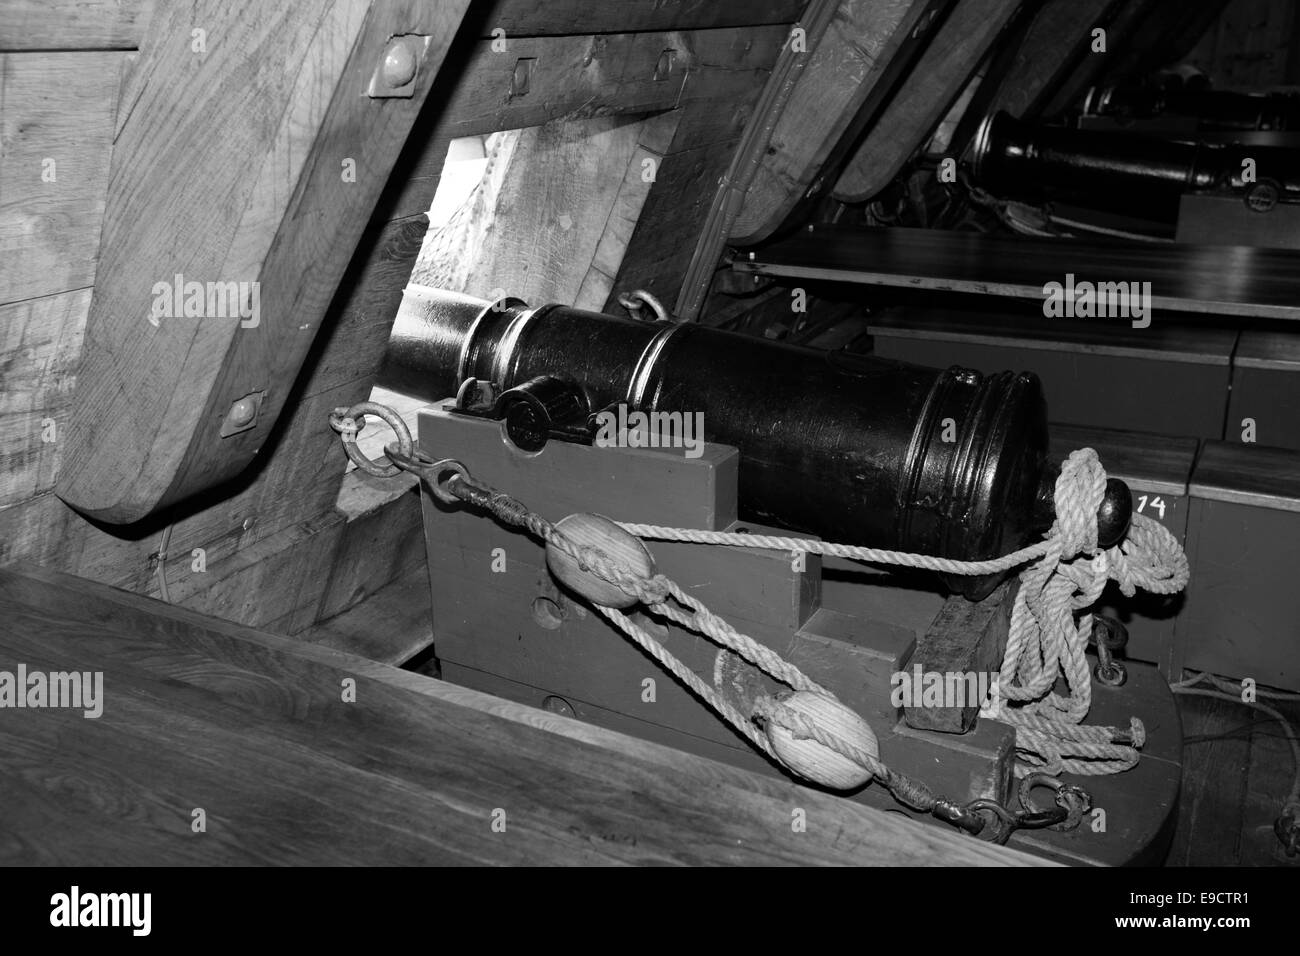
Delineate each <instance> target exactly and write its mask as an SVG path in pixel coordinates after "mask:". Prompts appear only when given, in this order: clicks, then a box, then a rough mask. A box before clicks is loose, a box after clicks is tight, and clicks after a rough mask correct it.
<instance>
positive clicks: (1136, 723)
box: [331, 407, 1188, 840]
mask: <svg viewBox="0 0 1300 956" xmlns="http://www.w3.org/2000/svg"><path fill="white" fill-rule="evenodd" d="M361 411H362V409H360V408H359V407H358V408H355V409H352V410H349V409H337V410H336V411H335V413H334V415H332V416H331V425H332V426H333V427H334V428H335V430H336V431H338V432H339V433H340V436H341V437H342V438H343V441H344V444H345V446H348V445H349V440H351V443H352V445H353V446H354V445H355V437H356V434H357V431H358V430H359V428H360V427H361V426H360V423H359V422H358V421H357V419H360V418H361V415H360V414H359V413H360V412H361ZM364 411H371V409H364ZM349 412H351V414H349ZM353 416H355V418H354V417H353ZM394 417H395V416H394ZM386 420H389V421H390V424H394V425H395V427H396V423H394V422H392V421H391V419H388V418H387V417H386ZM404 431H406V429H405V428H404V427H402V428H399V429H398V432H399V436H400V435H401V433H402V432H404ZM408 434H409V433H408ZM410 448H411V445H410V443H409V437H408V439H407V440H406V441H405V442H399V443H398V444H396V445H389V446H388V448H387V455H388V458H389V460H390V461H391V462H392V463H393V464H394V465H396V466H397V467H398V468H400V469H402V470H405V471H411V472H414V473H416V474H418V475H420V476H421V477H422V478H423V479H424V480H425V481H426V482H427V483H428V485H429V488H430V490H431V491H432V493H433V494H434V495H435V496H436V497H437V498H438V499H439V500H441V501H443V502H446V503H457V502H460V501H464V502H466V503H469V504H472V505H475V506H477V507H479V508H481V509H483V510H485V511H487V512H489V513H490V514H492V515H493V516H495V517H496V518H497V519H498V520H500V521H502V522H503V523H506V524H509V525H515V526H518V527H522V528H525V529H527V530H528V531H529V532H531V533H532V534H533V535H534V536H536V537H537V538H539V539H541V540H542V541H544V542H545V544H546V557H547V565H548V567H550V568H551V570H552V571H553V572H554V573H555V574H556V576H557V577H559V578H560V579H561V580H562V581H563V582H564V583H566V584H567V585H569V586H571V587H573V588H574V589H575V590H578V591H579V593H582V594H583V596H585V597H587V598H588V599H589V600H591V601H592V604H593V605H594V606H595V608H596V610H597V611H599V613H600V614H601V615H602V616H604V617H605V618H606V619H607V620H608V621H610V623H612V624H613V625H614V626H615V627H617V628H618V629H619V630H620V631H622V632H623V633H624V634H625V635H627V636H628V637H629V638H630V639H631V640H632V641H633V642H634V643H636V644H637V645H638V646H639V647H641V648H642V649H643V650H644V651H645V652H646V653H647V654H648V655H650V657H652V658H653V659H654V660H655V661H657V662H658V663H659V664H660V665H661V666H663V667H664V668H665V669H666V670H668V671H669V672H670V673H672V674H673V676H674V677H676V678H677V679H678V680H679V681H681V683H683V684H684V685H686V686H687V687H688V688H689V689H690V690H691V691H693V692H694V693H695V694H696V695H697V696H698V697H700V698H701V699H702V700H703V701H705V703H707V704H708V705H709V706H710V707H712V708H713V709H714V711H716V712H717V713H718V714H719V716H721V717H722V718H723V719H724V720H726V721H727V723H729V724H730V725H731V726H732V727H734V728H735V730H736V731H737V732H738V733H739V734H740V735H741V736H742V737H744V738H745V739H746V740H748V741H749V742H750V743H751V744H752V745H753V746H754V747H755V749H757V750H759V751H760V752H762V753H764V754H766V755H767V756H768V757H769V758H770V759H772V760H774V761H775V762H777V763H778V764H780V765H782V766H784V767H785V768H787V769H788V770H789V771H791V772H792V773H794V774H796V775H798V776H800V777H802V778H804V779H806V780H810V781H812V782H814V783H817V784H820V785H822V786H825V787H829V788H831V789H835V790H852V789H856V788H857V787H860V786H862V785H864V784H866V783H867V782H868V781H870V780H871V779H873V778H875V779H877V780H879V781H880V782H881V783H882V784H883V785H884V786H885V787H887V788H888V789H889V790H890V792H892V793H893V794H894V796H895V797H896V798H898V799H899V800H900V801H901V802H902V803H904V804H906V805H908V806H910V807H913V808H914V809H917V810H921V811H924V812H930V813H933V814H935V815H936V816H938V817H940V818H942V819H946V820H948V821H949V822H952V823H955V824H957V825H958V826H961V827H963V828H964V829H967V830H968V831H969V832H972V833H976V834H980V835H983V834H982V833H981V830H983V829H985V827H986V818H985V817H984V816H982V814H984V813H986V812H987V811H989V810H993V811H994V812H995V813H996V814H997V815H998V816H1000V817H1001V818H1002V820H1001V822H1002V824H1009V825H1010V827H1011V828H1014V827H1015V826H1017V825H1019V826H1027V825H1039V826H1041V825H1049V824H1048V823H1046V822H1039V823H1037V824H1033V823H1028V822H1025V821H1026V820H1028V819H1029V818H1032V817H1034V816H1036V815H1037V816H1038V817H1043V816H1044V814H1043V813H1038V814H1035V813H1034V812H1029V813H1027V814H1022V815H1021V818H1020V821H1018V822H1017V821H1011V820H1010V819H1009V815H1007V814H1006V812H1005V811H1004V810H1002V809H1001V808H999V807H990V806H979V807H976V806H975V805H976V804H989V803H990V801H974V802H972V803H971V804H967V805H966V806H965V807H961V806H957V805H956V804H954V803H952V802H951V801H947V800H944V799H942V798H940V797H936V796H935V795H934V794H933V793H932V792H931V791H930V790H929V788H928V787H927V786H926V785H925V784H924V783H922V782H919V781H916V780H913V779H911V778H909V777H906V776H905V775H903V774H901V773H899V772H897V771H894V770H891V769H890V768H889V767H887V766H886V765H885V764H884V763H883V762H882V761H881V760H880V754H879V748H878V744H877V740H876V735H875V733H874V732H873V731H872V729H871V727H870V726H869V725H868V724H867V722H866V721H865V720H863V719H862V718H861V717H859V716H858V715H857V714H856V713H854V712H853V711H852V710H851V709H850V708H848V707H847V706H845V705H844V704H843V703H842V702H841V701H840V700H839V699H838V698H837V697H836V696H835V694H833V693H832V692H831V691H829V690H828V689H826V688H824V687H822V686H821V685H820V684H818V683H817V682H815V681H813V680H812V679H811V678H809V677H808V676H807V675H805V674H804V673H803V672H802V671H801V670H800V669H799V668H798V667H796V666H794V665H793V664H791V663H790V662H788V661H786V660H785V659H784V658H782V657H781V656H780V655H779V654H777V653H776V652H774V651H772V650H771V649H770V648H768V647H766V646H764V645H763V644H760V643H759V642H757V641H755V640H754V639H752V638H750V637H749V636H747V635H745V634H742V633H740V632H738V631H737V630H736V629H735V628H733V627H732V626H731V625H730V624H728V623H727V622H726V621H725V620H723V619H722V618H720V617H718V616H717V615H716V614H714V613H713V612H712V611H710V610H709V609H708V608H707V607H706V606H705V605H704V604H703V602H701V601H699V600H698V599H697V598H695V597H693V596H692V595H691V594H689V593H688V592H686V591H685V590H684V589H682V588H681V587H680V586H679V585H678V584H677V583H676V582H674V581H672V580H671V579H669V578H668V577H666V576H664V575H662V574H659V573H656V572H655V571H654V566H653V560H652V559H651V558H650V556H649V554H648V552H646V551H645V549H644V546H643V545H642V544H641V541H640V540H639V539H641V538H647V539H655V540H670V541H686V542H695V543H700V544H717V545H729V546H733V547H745V548H764V549H775V550H783V551H792V552H796V551H803V552H807V553H811V554H822V555H833V556H837V557H845V558H852V559H856V560H860V561H868V562H872V563H878V564H891V565H899V566H903V567H911V568H924V569H928V570H932V571H942V572H947V573H951V574H973V575H984V574H990V573H997V572H1002V571H1008V570H1011V569H1012V568H1015V567H1018V566H1020V565H1022V564H1026V562H1028V566H1027V567H1025V568H1024V569H1023V570H1022V571H1021V574H1020V587H1019V590H1018V592H1017V595H1016V599H1015V603H1014V605H1013V610H1012V617H1011V625H1010V631H1009V635H1008V639H1007V646H1006V654H1005V656H1004V659H1003V663H1002V668H1001V673H1000V679H999V693H1000V694H1001V696H1002V698H1003V699H1004V700H1006V701H1009V702H1012V703H1013V704H1014V706H1005V707H1002V708H1001V713H1000V714H999V715H998V718H999V719H1001V720H1004V721H1006V722H1008V723H1010V724H1012V725H1013V726H1014V727H1015V729H1016V748H1017V751H1018V755H1019V758H1020V761H1021V764H1020V765H1019V766H1018V767H1017V773H1018V774H1019V775H1021V776H1022V777H1025V778H1026V779H1025V780H1022V785H1021V803H1022V804H1023V805H1024V806H1025V807H1026V809H1027V810H1029V809H1030V806H1029V801H1028V800H1027V799H1026V796H1025V794H1026V793H1027V791H1028V788H1029V787H1032V786H1048V787H1051V788H1052V789H1054V790H1055V791H1056V802H1057V805H1058V808H1060V812H1061V813H1065V811H1066V810H1067V809H1068V813H1069V821H1068V822H1062V818H1061V817H1059V816H1058V817H1056V818H1054V822H1055V823H1060V825H1062V826H1069V825H1077V823H1078V820H1079V819H1080V818H1081V816H1082V814H1083V812H1084V811H1085V810H1086V809H1087V806H1086V804H1087V797H1086V794H1084V793H1083V792H1082V791H1080V790H1078V788H1071V787H1063V786H1062V785H1061V783H1060V782H1059V781H1055V780H1053V779H1052V778H1053V777H1054V776H1056V775H1059V774H1061V773H1062V772H1068V773H1075V774H1106V773H1118V772H1120V771H1123V770H1127V769H1129V768H1130V767H1132V766H1134V765H1135V764H1136V763H1137V760H1138V755H1139V750H1140V749H1141V747H1142V745H1143V743H1144V741H1145V731H1144V728H1143V726H1142V722H1141V721H1140V720H1138V719H1137V718H1136V717H1134V718H1131V720H1130V725H1129V727H1128V728H1124V729H1119V728H1115V727H1104V726H1087V725H1084V724H1083V720H1084V718H1085V717H1086V716H1087V713H1088V710H1089V706H1090V703H1091V674H1090V672H1089V669H1088V666H1087V663H1086V660H1085V650H1086V648H1087V646H1088V641H1089V637H1090V636H1091V633H1092V629H1093V617H1092V615H1090V614H1084V615H1082V616H1081V617H1080V618H1079V619H1078V620H1077V621H1076V620H1075V614H1076V612H1079V611H1082V610H1083V609H1085V608H1087V607H1088V606H1090V605H1091V604H1093V603H1094V602H1095V601H1096V600H1097V598H1098V597H1100V595H1101V592H1102V590H1103V589H1104V588H1105V586H1106V583H1107V581H1109V580H1114V581H1116V582H1117V583H1118V584H1119V587H1120V590H1121V591H1122V592H1123V593H1124V594H1125V595H1126V596H1132V595H1133V594H1134V593H1135V591H1136V589H1137V588H1139V587H1141V588H1143V589H1145V590H1148V591H1152V592H1154V593H1157V594H1172V593H1175V592H1177V591H1179V590H1181V589H1182V588H1183V587H1184V586H1185V585H1186V583H1187V580H1188V564H1187V558H1186V556H1185V555H1184V554H1183V551H1182V548H1181V547H1180V546H1179V544H1178V542H1177V540H1176V539H1175V538H1174V537H1173V535H1172V534H1171V533H1170V532H1169V531H1168V530H1167V529H1165V528H1164V527H1163V526H1162V525H1160V524H1159V523H1158V522H1156V521H1154V520H1152V519H1151V518H1149V517H1147V516H1146V515H1142V514H1134V515H1133V518H1132V525H1131V527H1130V530H1129V533H1128V535H1127V537H1126V538H1125V540H1124V541H1122V542H1121V543H1120V544H1119V545H1117V546H1115V547H1111V548H1106V549H1103V548H1101V547H1099V546H1098V543H1097V509H1098V507H1099V506H1100V504H1101V502H1102V499H1103V497H1104V495H1105V486H1106V474H1105V471H1104V470H1103V469H1102V467H1101V463H1100V462H1099V461H1098V458H1097V453H1096V452H1095V451H1093V450H1092V449H1091V448H1085V449H1082V450H1079V451H1076V452H1074V453H1072V454H1071V455H1070V457H1069V458H1068V459H1067V460H1066V462H1065V463H1064V465H1063V466H1062V468H1061V474H1060V477H1059V478H1058V479H1057V482H1056V487H1055V504H1056V521H1055V523H1054V524H1053V526H1052V528H1051V529H1050V530H1049V531H1048V533H1047V534H1046V536H1045V537H1044V538H1043V540H1042V541H1039V542H1036V543H1035V544H1032V545H1029V546H1028V547H1025V548H1021V549H1020V550H1019V551H1016V552H1013V553H1011V554H1008V555H1004V556H1003V557H1000V558H995V559H991V560H986V561H957V560H953V559H949V558H938V557H932V556H929V555H920V554H910V553H906V552H898V551H886V550H881V549H877V548H867V547H860V546H854V545H842V544H831V543H827V542H822V541H815V540H808V539H804V538H787V537H779V536H771V535H758V534H736V533H727V532H718V531H702V530H697V529H688V528H667V527H660V526H657V525H646V524H632V523H616V522H613V521H611V520H609V519H607V518H604V517H602V516H599V515H584V514H578V515H570V516H569V517H568V518H565V519H564V520H563V521H560V522H559V523H552V522H550V521H548V520H547V519H546V518H543V517H542V516H541V515H539V514H537V513H536V512H533V511H530V510H529V509H528V508H527V507H525V506H524V505H523V504H522V503H521V502H519V501H518V500H516V499H515V498H512V497H510V496H509V495H506V494H503V493H501V492H499V491H497V490H496V489H494V488H491V487H489V486H487V485H485V484H483V483H481V482H479V481H477V480H476V479H474V478H473V477H472V476H471V475H470V474H469V472H468V470H467V469H466V468H465V466H464V465H462V464H461V463H460V462H458V461H455V460H453V459H444V460H442V461H436V462H435V461H433V460H432V459H428V458H426V457H424V456H423V455H420V454H418V453H414V452H409V451H408V449H410ZM352 450H353V448H352V447H349V454H351V452H352ZM592 541H595V542H598V543H599V544H600V547H597V546H594V545H593V544H591V543H589V542H592ZM638 556H640V557H641V558H643V560H641V561H638V560H637V558H638ZM610 585H612V586H613V587H614V588H616V589H617V590H616V592H614V593H615V595H616V597H615V598H610V597H608V596H602V594H604V595H607V594H608V592H609V586H610ZM602 589H603V591H602ZM618 592H621V595H618ZM622 595H625V596H626V598H627V599H626V600H622V601H621V600H619V599H618V598H619V597H621V596H622ZM636 601H640V602H641V603H643V604H645V605H646V606H647V607H648V609H649V610H650V611H652V612H653V613H655V614H657V615H659V616H661V617H663V618H666V619H668V620H670V621H672V622H674V623H675V624H678V625H680V626H681V627H683V628H687V629H690V630H693V631H696V632H698V633H700V634H703V635H704V636H705V637H708V638H709V639H710V640H712V641H713V642H714V643H716V644H718V645H720V646H721V647H722V648H725V649H726V650H729V651H731V652H733V653H734V654H736V655H738V656H739V657H741V658H743V659H744V660H746V661H748V662H749V663H750V664H752V665H753V666H755V667H757V668H758V669H760V670H761V671H763V672H764V673H766V674H767V675H769V676H770V677H772V678H773V679H774V680H776V681H778V682H780V683H782V684H784V685H785V686H787V687H789V688H791V692H783V693H780V694H777V695H776V696H769V695H767V694H765V693H758V694H757V695H755V697H754V699H752V700H750V701H740V702H735V701H733V700H730V699H728V697H727V695H726V694H725V693H724V692H723V689H722V684H723V681H722V680H720V679H719V672H720V669H718V668H715V683H714V684H712V685H711V684H709V683H708V682H706V681H705V680H704V679H703V678H701V677H700V676H699V675H698V674H696V673H695V672H694V671H692V670H691V669H690V668H689V667H687V666H686V665H684V664H683V663H682V662H681V661H680V660H678V659H677V658H676V657H674V656H673V655H672V653H670V652H669V651H668V650H667V649H666V648H665V647H664V646H663V644H661V643H660V642H659V640H658V639H656V638H655V637H654V636H653V635H651V634H650V633H649V632H648V631H647V630H646V629H645V628H643V627H642V626H641V625H640V624H638V623H637V622H636V621H635V620H633V619H632V618H630V617H628V616H627V615H626V614H624V613H623V612H622V611H621V610H619V607H618V606H614V605H620V606H631V605H632V604H634V603H635V602H636ZM1098 648H1099V651H1101V650H1102V642H1101V641H1098ZM1060 676H1064V678H1065V681H1066V684H1067V686H1068V692H1067V693H1065V694H1060V693H1057V692H1056V691H1055V690H1054V687H1055V685H1056V683H1057V680H1058V677H1060ZM999 832H1000V836H999V837H995V838H998V839H1003V840H1004V839H1005V836H1006V834H1007V833H1008V832H1009V831H1008V829H1007V827H1006V826H1002V827H1001V828H1000V830H999Z"/></svg>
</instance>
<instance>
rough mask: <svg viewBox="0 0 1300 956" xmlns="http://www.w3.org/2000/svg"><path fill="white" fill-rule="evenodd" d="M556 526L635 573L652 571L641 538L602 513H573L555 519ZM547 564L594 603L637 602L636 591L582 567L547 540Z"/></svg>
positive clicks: (622, 604)
mask: <svg viewBox="0 0 1300 956" xmlns="http://www.w3.org/2000/svg"><path fill="white" fill-rule="evenodd" d="M555 527H556V528H557V529H558V530H559V531H560V532H561V533H562V534H563V535H564V536H565V537H566V538H568V539H569V540H570V541H572V542H573V543H574V544H576V545H578V546H579V547H588V548H595V549H597V550H598V551H600V552H602V553H603V554H605V555H606V556H607V557H608V558H609V559H610V560H611V561H613V562H615V563H616V564H618V565H620V566H622V567H624V568H626V569H627V570H629V571H631V572H632V573H634V574H638V575H640V576H641V577H645V578H648V577H653V576H654V574H655V562H654V558H653V557H651V556H650V552H649V551H647V550H646V546H645V545H644V544H642V543H641V539H640V538H638V537H637V536H636V535H634V534H630V533H628V532H627V531H624V530H623V529H622V528H620V527H619V526H618V525H617V524H615V523H614V522H613V521H611V520H610V519H609V518H606V517H605V516H604V515H593V514H572V515H569V516H568V517H567V518H563V519H561V520H560V521H558V522H557V523H556V525H555ZM546 566H547V567H548V568H549V569H550V571H551V574H553V575H555V578H556V580H557V581H559V582H560V583H561V584H563V585H564V586H565V587H567V588H568V589H569V590H571V591H573V592H575V593H577V594H579V595H581V596H582V597H585V598H586V599H587V600H588V601H591V602H592V603H593V604H599V605H601V606H602V607H613V608H628V607H631V606H632V605H634V604H636V603H637V598H636V596H635V595H632V594H628V593H627V592H626V591H624V590H623V589H622V588H620V587H619V586H618V585H617V584H612V583H610V582H609V581H606V580H605V579H604V578H601V577H597V576H596V575H595V574H593V573H592V572H590V571H585V570H583V569H582V567H580V566H579V564H578V561H577V559H576V558H574V557H573V556H572V555H569V554H566V553H565V552H563V551H561V550H560V549H559V548H557V547H556V546H555V545H554V544H551V543H549V542H548V543H547V545H546Z"/></svg>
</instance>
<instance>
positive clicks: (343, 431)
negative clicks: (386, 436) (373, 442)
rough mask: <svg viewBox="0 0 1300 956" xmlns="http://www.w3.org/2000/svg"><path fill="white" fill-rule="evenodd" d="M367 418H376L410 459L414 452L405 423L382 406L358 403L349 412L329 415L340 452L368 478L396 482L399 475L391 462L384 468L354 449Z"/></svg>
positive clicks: (397, 469) (342, 409)
mask: <svg viewBox="0 0 1300 956" xmlns="http://www.w3.org/2000/svg"><path fill="white" fill-rule="evenodd" d="M366 415H375V416H377V417H378V418H381V419H382V420H383V421H384V422H385V423H386V424H387V425H388V427H389V428H391V429H392V430H393V433H394V434H395V435H396V436H397V447H398V449H399V450H400V451H401V453H402V454H403V455H406V456H408V457H409V456H410V455H411V452H412V451H413V449H414V443H413V442H412V441H411V430H410V429H409V428H407V427H406V422H404V421H403V420H402V417H401V416H400V415H398V414H397V412H395V411H393V410H392V409H391V408H388V407H387V406H384V405H379V404H377V403H375V402H357V403H356V404H355V405H353V406H351V407H350V408H342V407H341V408H336V409H334V412H333V414H331V415H330V419H329V422H330V427H331V428H333V429H334V430H335V431H336V432H338V433H339V438H340V439H342V441H343V450H344V452H346V453H347V456H348V459H349V460H350V461H351V462H352V463H353V464H355V465H356V466H357V467H358V468H360V469H361V470H362V471H364V472H365V473H366V474H367V475H374V476H375V477H376V478H396V477H397V476H398V475H400V474H401V473H402V469H400V468H398V467H397V466H396V465H394V464H392V463H391V462H390V463H389V464H387V465H381V464H379V463H378V462H375V461H371V460H370V459H369V458H367V457H366V456H365V455H363V454H362V453H361V449H359V448H358V447H357V435H358V434H360V432H361V430H362V429H363V428H365V423H366V419H365V416H366Z"/></svg>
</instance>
